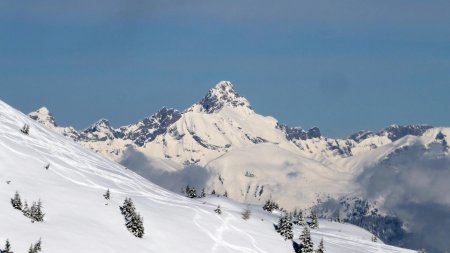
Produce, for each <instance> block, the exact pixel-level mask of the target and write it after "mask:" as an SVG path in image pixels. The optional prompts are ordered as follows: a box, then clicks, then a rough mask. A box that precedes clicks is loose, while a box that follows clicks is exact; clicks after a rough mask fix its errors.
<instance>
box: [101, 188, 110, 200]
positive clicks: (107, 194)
mask: <svg viewBox="0 0 450 253" xmlns="http://www.w3.org/2000/svg"><path fill="white" fill-rule="evenodd" d="M103 197H104V198H105V199H106V200H110V198H111V193H110V191H109V188H108V189H107V190H106V192H105V194H103Z"/></svg>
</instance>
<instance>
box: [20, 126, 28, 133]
mask: <svg viewBox="0 0 450 253" xmlns="http://www.w3.org/2000/svg"><path fill="white" fill-rule="evenodd" d="M20 131H21V132H22V133H24V134H26V135H28V134H29V133H30V126H29V125H28V124H24V125H23V127H22V128H21V129H20Z"/></svg>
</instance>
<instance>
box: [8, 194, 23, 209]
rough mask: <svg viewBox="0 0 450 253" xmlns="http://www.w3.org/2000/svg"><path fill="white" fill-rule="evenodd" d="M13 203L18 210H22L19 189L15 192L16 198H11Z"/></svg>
mask: <svg viewBox="0 0 450 253" xmlns="http://www.w3.org/2000/svg"><path fill="white" fill-rule="evenodd" d="M11 205H12V206H13V207H14V208H15V209H17V210H22V200H21V199H20V195H19V192H18V191H16V193H15V194H14V198H12V199H11Z"/></svg>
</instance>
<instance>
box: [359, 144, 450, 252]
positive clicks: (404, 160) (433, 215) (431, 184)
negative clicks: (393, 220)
mask: <svg viewBox="0 0 450 253" xmlns="http://www.w3.org/2000/svg"><path fill="white" fill-rule="evenodd" d="M433 145H434V147H431V148H432V149H433V150H434V152H429V150H426V149H425V148H424V147H423V146H422V145H419V144H417V145H414V146H411V147H409V148H407V149H404V150H402V151H398V152H397V153H396V154H395V155H393V156H392V157H391V158H390V159H389V160H387V161H385V162H382V163H381V164H378V165H377V166H374V167H372V168H367V169H366V170H365V172H364V173H363V174H362V175H361V176H360V177H359V178H358V182H359V183H360V185H361V189H363V190H364V194H365V197H366V198H368V199H371V200H378V199H384V203H383V205H384V209H385V210H389V211H391V212H392V213H394V214H395V215H396V216H398V217H399V218H400V219H401V220H402V221H404V223H405V224H406V227H407V230H408V232H410V233H411V234H410V235H408V236H407V237H406V238H403V242H404V243H405V244H406V245H408V247H412V248H422V247H424V248H426V249H427V250H428V251H429V252H445V251H446V250H450V242H449V241H448V231H450V219H449V217H450V196H449V192H450V184H448V179H449V178H450V158H449V157H448V156H446V155H444V154H443V153H436V152H435V151H436V150H438V149H440V150H442V146H441V144H433Z"/></svg>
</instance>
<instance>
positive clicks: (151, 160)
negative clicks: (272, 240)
mask: <svg viewBox="0 0 450 253" xmlns="http://www.w3.org/2000/svg"><path fill="white" fill-rule="evenodd" d="M29 116H30V117H31V118H33V119H34V120H36V121H38V122H40V123H42V124H44V125H46V126H48V127H49V128H51V129H53V130H54V131H56V132H58V133H60V134H62V135H64V136H66V137H68V138H70V139H72V140H74V141H75V142H77V143H79V144H81V145H82V146H85V147H88V148H90V149H92V150H94V151H96V152H98V153H100V154H102V155H104V156H106V157H108V158H110V159H111V160H114V161H117V162H119V163H121V164H123V165H125V166H127V167H128V168H129V169H131V170H134V171H136V172H137V173H139V174H140V175H142V176H144V177H146V178H148V179H150V180H152V181H153V182H155V183H157V184H159V185H161V186H163V187H165V188H168V189H170V190H173V191H176V192H180V189H181V188H182V187H184V186H186V185H191V186H194V187H197V188H198V189H201V188H205V189H206V191H208V192H211V191H213V190H214V191H215V192H216V193H219V194H225V193H226V194H227V195H228V196H229V197H230V198H232V199H235V200H237V201H241V202H248V203H262V202H263V201H265V200H267V199H270V198H271V199H274V200H276V201H277V202H279V203H280V204H281V206H283V207H285V208H287V209H293V208H303V209H306V208H316V210H317V211H320V213H321V215H322V216H324V217H327V218H342V219H346V220H348V221H350V222H354V223H358V225H361V226H363V227H366V228H368V229H371V230H372V231H373V232H375V233H377V234H378V235H379V236H380V238H383V239H384V240H385V241H387V242H389V243H393V244H396V245H407V246H414V247H415V246H420V245H425V246H427V247H428V248H429V249H430V250H431V251H433V250H434V251H436V252H437V251H438V250H442V249H450V244H449V243H447V242H445V240H444V241H443V240H440V241H438V240H437V239H438V236H437V237H436V236H435V238H434V239H433V238H431V237H430V236H427V233H429V231H428V229H427V228H428V227H427V226H425V224H422V222H423V221H424V220H427V221H428V218H429V220H430V222H431V221H432V220H433V219H432V218H433V217H431V216H432V215H431V214H430V215H431V216H430V217H428V215H429V214H427V213H423V212H424V211H423V210H424V208H426V207H427V206H430V205H436V206H438V208H439V210H440V211H441V212H440V213H439V214H440V215H441V217H442V216H443V217H447V218H448V217H450V208H449V206H450V197H448V196H447V195H448V194H444V193H445V192H446V193H448V192H450V160H449V157H450V151H449V144H448V143H449V136H450V128H440V127H433V126H430V125H407V126H400V125H392V126H389V127H387V128H385V129H382V130H381V131H379V132H371V131H360V132H357V133H355V134H352V135H351V136H349V137H348V138H346V139H335V138H327V137H324V136H322V134H321V132H320V130H319V128H316V127H314V128H311V129H302V128H299V127H290V126H286V125H284V124H281V123H279V122H278V121H277V120H276V119H275V118H273V117H267V116H261V115H259V114H257V113H256V112H255V111H254V110H253V108H252V107H251V105H250V102H249V101H248V100H247V99H246V98H244V97H242V96H241V95H239V94H238V93H237V92H236V91H235V89H234V87H233V85H232V84H231V83H230V82H228V81H222V82H220V83H218V84H217V85H216V86H215V87H213V88H212V89H211V90H209V91H208V93H207V94H206V96H205V97H204V98H203V99H201V100H200V102H198V103H195V104H194V105H192V106H191V107H190V108H188V109H186V110H184V111H178V110H176V109H171V108H162V109H161V110H160V111H158V112H157V113H155V114H153V115H152V116H150V117H148V118H145V119H143V120H141V121H138V122H136V123H134V124H130V125H127V126H122V127H119V128H113V127H111V125H110V123H109V121H108V120H105V119H101V120H99V121H98V122H96V123H95V124H93V125H92V126H90V127H88V128H86V129H84V130H81V131H77V130H75V129H74V128H72V127H61V126H58V125H57V124H56V120H55V119H54V117H53V116H52V114H51V113H50V112H49V110H48V109H46V108H45V107H44V108H41V109H39V110H37V111H35V112H32V113H30V114H29ZM408 210H409V212H408ZM446 215H448V216H446ZM377 217H378V218H377ZM379 217H382V219H381V220H380V219H379ZM427 217H428V218H427ZM390 219H394V220H390ZM417 219H420V221H418V220H417ZM447 220H448V219H447ZM389 222H390V223H389ZM386 223H389V224H390V225H386ZM441 225H442V229H441V228H439V229H440V230H442V231H444V230H445V229H450V221H449V222H447V223H445V222H444V223H443V224H441Z"/></svg>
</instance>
